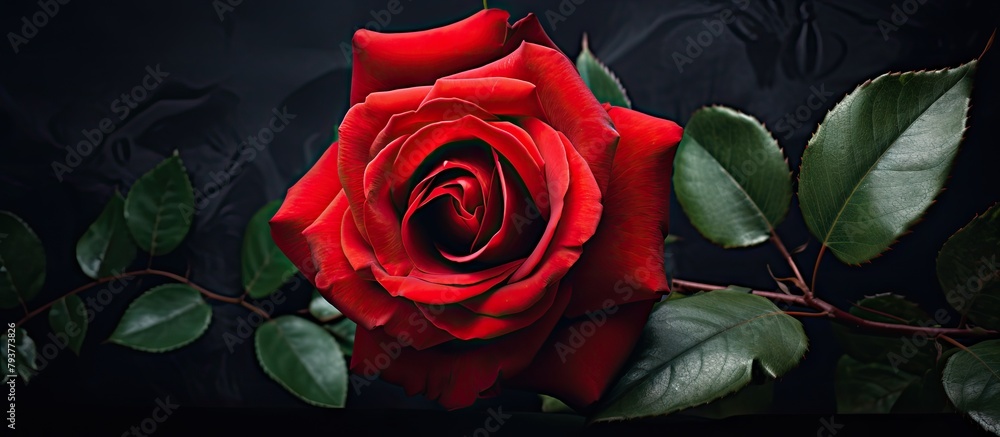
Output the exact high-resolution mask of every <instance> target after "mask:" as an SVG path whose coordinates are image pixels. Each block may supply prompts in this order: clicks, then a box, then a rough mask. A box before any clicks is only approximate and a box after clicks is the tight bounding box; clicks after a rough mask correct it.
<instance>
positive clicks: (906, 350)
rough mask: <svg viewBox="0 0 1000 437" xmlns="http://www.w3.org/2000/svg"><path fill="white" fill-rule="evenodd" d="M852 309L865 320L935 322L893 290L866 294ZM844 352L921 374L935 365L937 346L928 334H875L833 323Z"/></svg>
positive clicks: (860, 359)
mask: <svg viewBox="0 0 1000 437" xmlns="http://www.w3.org/2000/svg"><path fill="white" fill-rule="evenodd" d="M850 313H851V314H853V315H855V316H858V317H860V318H862V319H865V320H871V321H874V322H882V323H894V324H900V325H910V326H934V324H935V323H934V319H933V318H931V316H930V315H929V314H927V313H926V312H924V311H923V310H922V309H920V307H918V306H917V304H915V303H913V302H911V301H908V300H906V299H905V298H903V297H902V296H898V295H894V294H888V293H887V294H880V295H877V296H872V297H866V298H864V299H862V300H860V301H859V302H858V303H857V304H855V305H854V306H852V307H851V309H850ZM833 332H834V334H835V335H836V337H837V339H838V340H840V343H841V344H842V345H843V346H844V352H846V353H847V355H849V356H851V357H852V358H854V359H856V360H858V361H861V362H863V363H877V364H882V365H886V366H889V367H890V368H891V369H894V370H897V369H898V370H904V371H906V372H909V373H913V374H917V375H921V374H923V373H924V372H925V371H926V370H927V369H930V368H932V367H933V366H934V359H935V357H937V347H936V346H935V343H934V340H933V339H932V338H929V337H927V336H919V335H918V336H913V335H896V336H884V335H875V334H871V333H869V332H866V331H864V330H860V331H858V330H852V329H851V328H848V327H846V326H843V325H839V324H835V325H833Z"/></svg>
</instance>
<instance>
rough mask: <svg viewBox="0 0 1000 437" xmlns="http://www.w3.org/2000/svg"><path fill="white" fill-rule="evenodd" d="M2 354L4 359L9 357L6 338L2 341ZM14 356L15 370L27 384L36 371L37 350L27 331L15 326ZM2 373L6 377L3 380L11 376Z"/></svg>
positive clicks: (8, 345) (8, 346)
mask: <svg viewBox="0 0 1000 437" xmlns="http://www.w3.org/2000/svg"><path fill="white" fill-rule="evenodd" d="M3 356H4V357H5V358H4V359H5V360H7V359H9V357H10V344H9V343H8V342H7V340H6V339H4V342H3ZM14 356H15V358H14V359H15V360H16V362H15V363H14V366H15V371H16V372H17V374H18V375H19V376H20V377H21V379H22V380H24V383H25V384H28V383H29V382H31V378H32V377H33V376H35V374H36V373H38V363H37V358H38V352H37V351H36V349H35V341H34V340H32V339H31V337H29V336H28V331H26V330H25V329H24V328H20V327H19V328H15V331H14ZM8 365H9V362H8ZM4 373H5V374H7V376H6V378H4V382H6V381H7V379H8V378H11V377H12V376H11V374H8V373H7V372H4Z"/></svg>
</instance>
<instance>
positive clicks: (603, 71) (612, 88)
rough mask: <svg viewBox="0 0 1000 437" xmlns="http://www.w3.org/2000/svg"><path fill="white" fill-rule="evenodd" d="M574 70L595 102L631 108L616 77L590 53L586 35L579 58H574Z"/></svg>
mask: <svg viewBox="0 0 1000 437" xmlns="http://www.w3.org/2000/svg"><path fill="white" fill-rule="evenodd" d="M576 70H577V71H579V72H580V77H581V78H583V83H585V84H587V87H589V88H590V91H591V92H593V93H594V97H597V101H599V102H601V103H610V104H612V105H614V106H622V107H625V108H631V107H632V102H630V101H629V99H628V96H627V95H626V94H625V88H624V87H622V83H621V81H619V80H618V77H616V76H615V74H614V73H612V72H611V70H609V69H608V67H607V66H605V65H604V64H602V63H601V61H600V60H598V59H597V57H595V56H594V54H593V53H591V51H590V47H589V46H588V44H587V35H586V34H584V35H583V49H582V50H580V56H577V57H576Z"/></svg>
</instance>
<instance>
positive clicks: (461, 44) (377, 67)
mask: <svg viewBox="0 0 1000 437" xmlns="http://www.w3.org/2000/svg"><path fill="white" fill-rule="evenodd" d="M509 18H510V14H509V13H508V12H506V11H503V10H499V9H487V10H483V11H480V12H478V13H476V14H475V15H473V16H471V17H469V18H466V19H464V20H462V21H459V22H457V23H453V24H450V25H447V26H442V27H438V28H436V29H430V30H424V31H418V32H404V33H378V32H372V31H369V30H366V29H361V30H358V31H357V32H356V33H355V34H354V41H353V51H354V68H353V71H352V73H351V78H352V79H351V105H354V104H355V103H358V102H361V101H363V100H364V99H365V96H367V95H368V94H370V93H372V92H376V91H386V90H392V89H397V88H405V87H411V86H417V85H430V84H432V83H434V81H435V80H437V79H438V78H441V77H443V76H447V75H449V74H454V73H458V72H460V71H464V70H468V69H470V68H475V67H479V66H481V65H483V64H486V63H488V62H491V61H493V60H496V59H498V58H501V57H503V56H504V55H507V54H508V53H510V52H511V51H513V50H514V49H516V48H517V46H518V45H520V43H521V42H522V41H529V42H533V43H535V44H540V45H544V46H546V47H552V48H556V46H555V44H553V43H552V40H550V39H549V37H548V36H547V35H545V31H544V30H542V26H541V24H539V23H538V18H537V17H535V16H534V15H531V14H529V15H528V16H527V17H525V18H523V19H522V20H520V21H518V22H517V23H515V24H514V26H511V25H509V24H508V23H507V20H508V19H509Z"/></svg>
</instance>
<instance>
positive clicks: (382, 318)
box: [302, 192, 454, 349]
mask: <svg viewBox="0 0 1000 437" xmlns="http://www.w3.org/2000/svg"><path fill="white" fill-rule="evenodd" d="M347 208H348V203H347V198H346V197H345V196H344V193H343V192H341V193H340V194H339V195H337V197H336V199H334V201H333V202H331V203H330V206H329V207H327V209H326V211H323V214H321V215H320V216H319V218H317V219H316V221H315V222H313V224H312V225H310V226H309V227H308V228H307V229H306V230H305V231H303V232H302V235H303V236H305V238H306V241H308V242H309V248H310V250H311V251H312V255H313V259H314V261H315V263H316V266H317V267H318V269H319V270H318V272H317V273H316V276H315V279H314V281H313V283H314V284H316V289H317V290H319V292H320V294H321V295H323V297H324V298H326V300H328V301H330V302H331V303H332V304H333V305H334V306H336V307H337V308H338V309H340V310H341V312H343V313H344V315H346V316H347V317H348V318H349V319H351V320H353V321H355V322H357V323H358V325H359V326H360V327H361V328H362V329H374V328H377V327H384V329H385V330H386V331H387V332H390V333H392V334H393V335H396V334H397V333H399V332H404V331H407V330H409V329H411V327H412V325H413V323H415V321H417V320H420V319H421V317H422V316H421V315H420V313H419V312H418V311H417V308H416V306H414V305H413V302H410V301H408V300H406V299H402V298H396V297H392V296H390V295H389V293H387V292H386V291H385V290H384V289H383V288H382V287H381V286H380V285H379V284H378V283H377V282H374V281H370V280H366V279H364V278H362V277H361V276H360V275H358V274H357V272H355V271H354V268H353V267H351V264H350V263H349V262H348V261H347V256H346V255H344V250H345V247H342V244H345V243H344V241H343V237H342V235H341V227H342V225H344V222H345V221H347V222H348V223H347V225H352V224H353V222H352V221H351V215H350V213H348V212H347ZM424 331H425V332H422V333H421V335H419V336H415V337H414V338H413V340H412V341H413V342H414V347H415V348H418V349H423V348H425V347H431V346H434V345H437V344H440V343H443V342H445V341H448V340H451V339H453V338H454V337H452V336H451V335H448V333H446V332H444V331H442V330H439V329H437V328H434V327H433V326H432V327H431V329H426V330H424Z"/></svg>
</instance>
